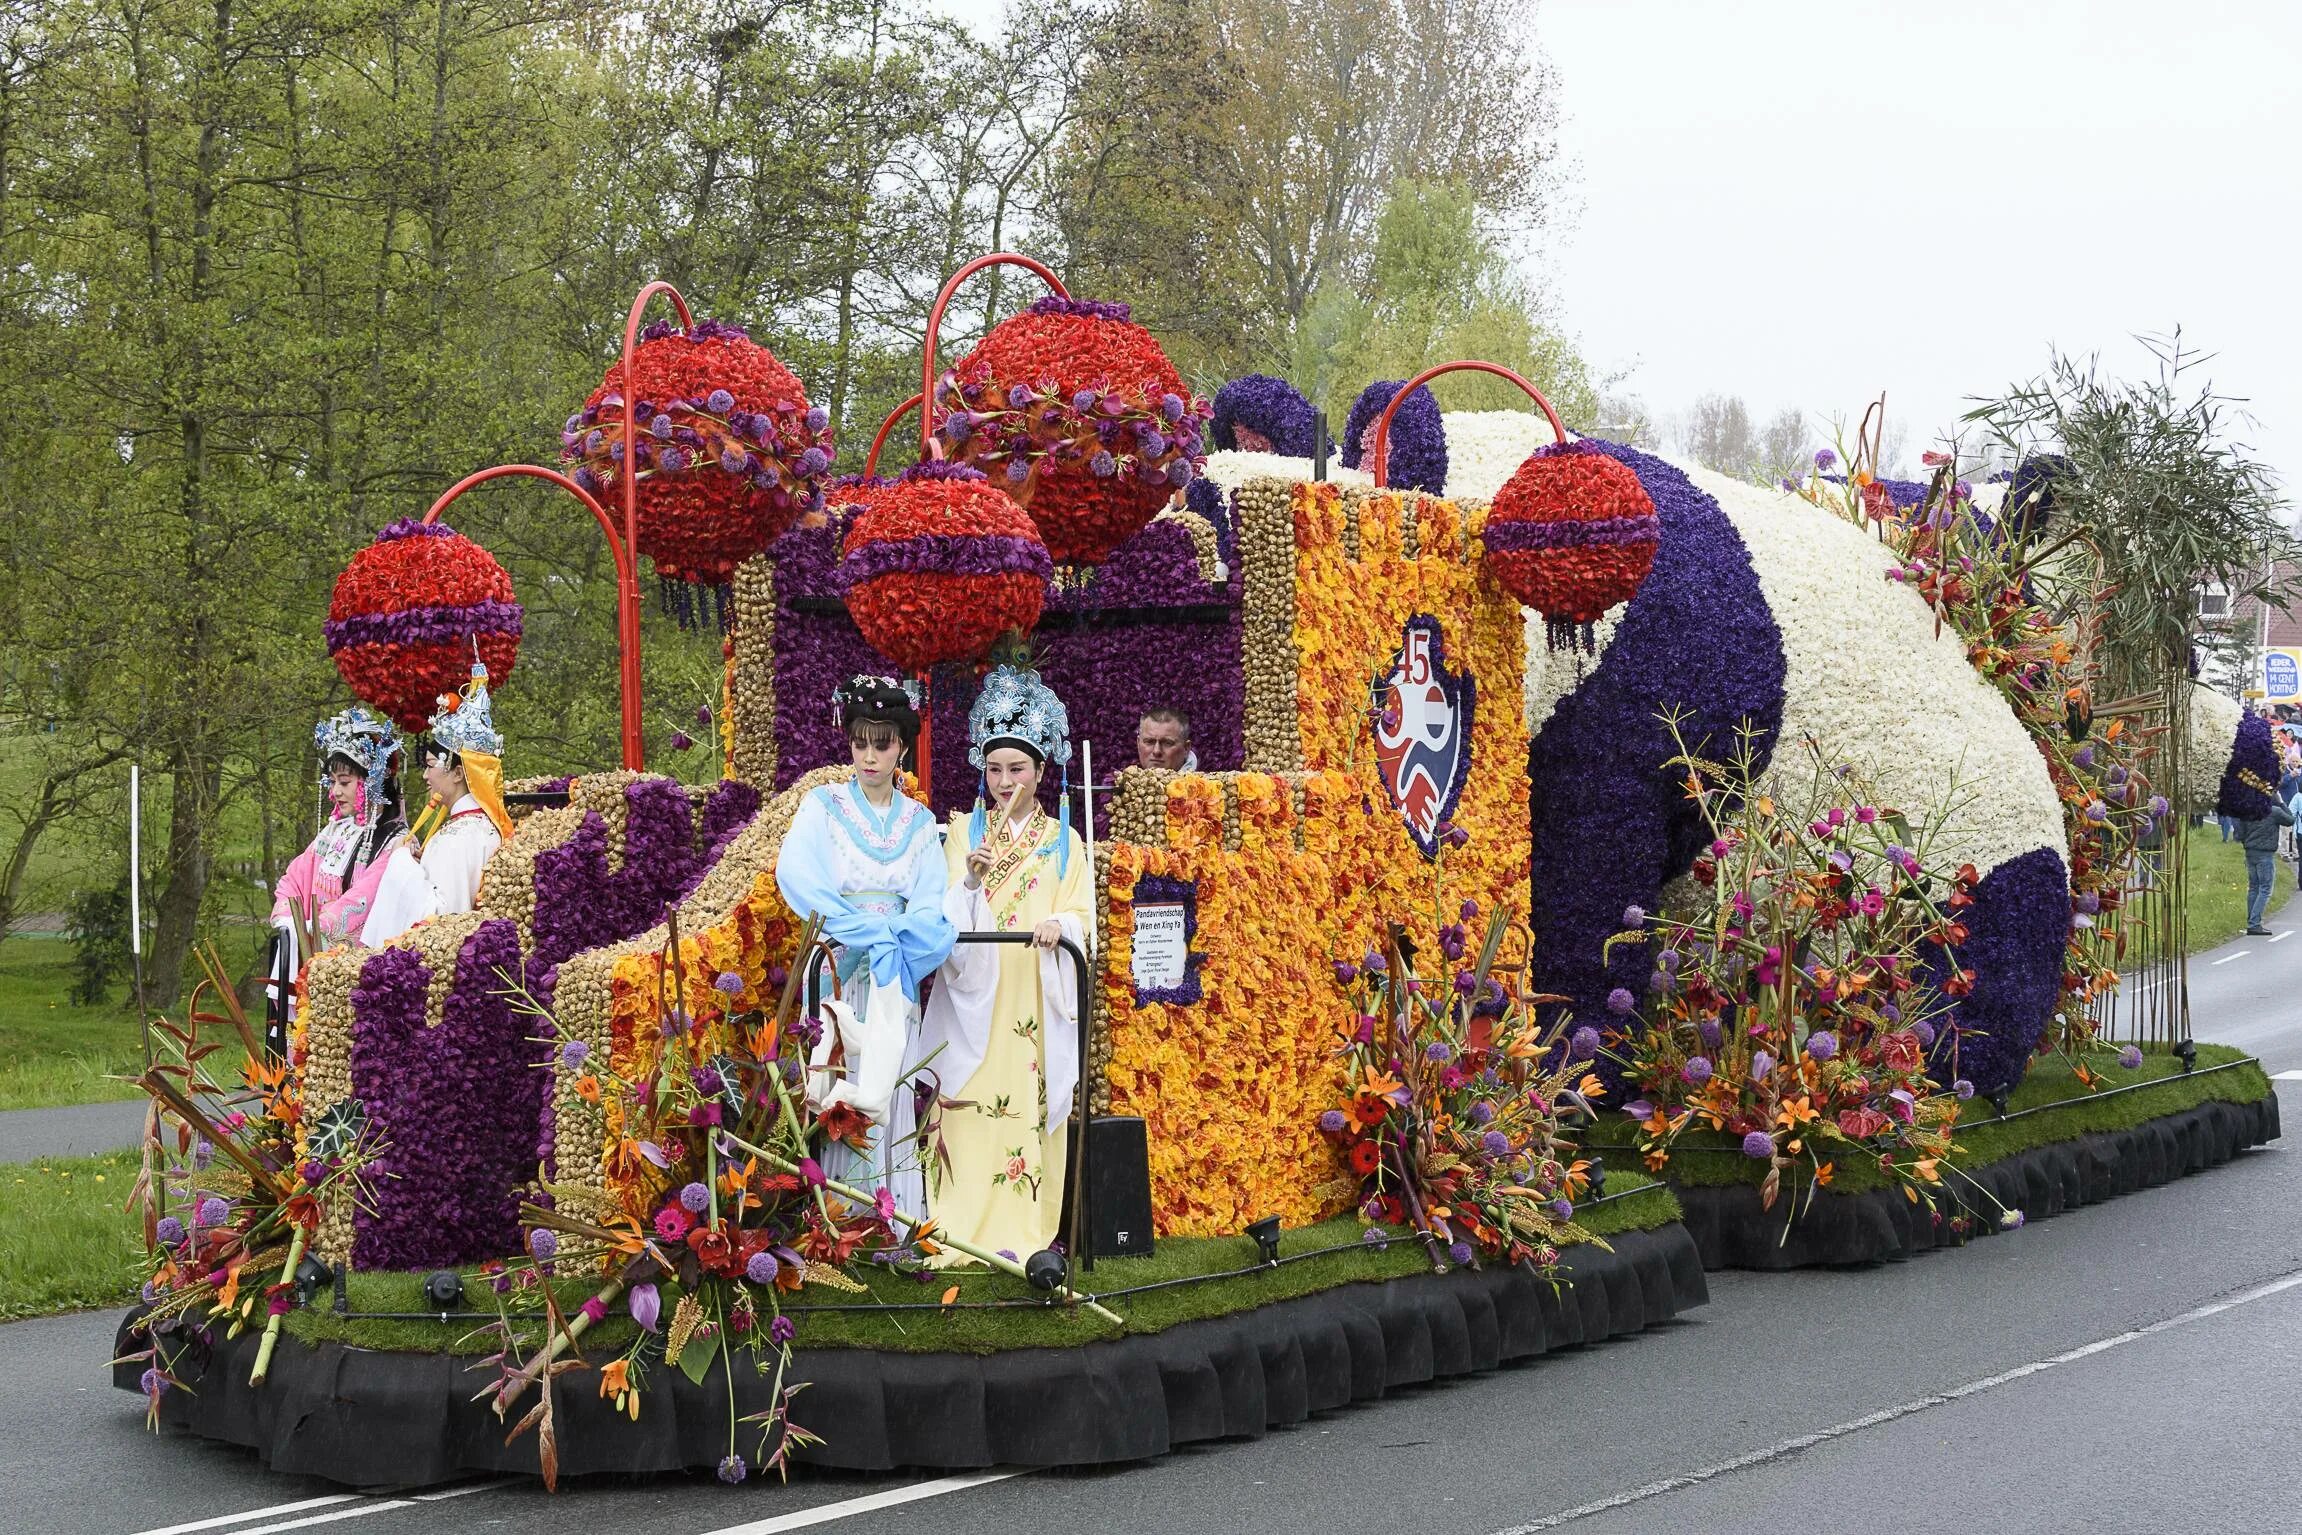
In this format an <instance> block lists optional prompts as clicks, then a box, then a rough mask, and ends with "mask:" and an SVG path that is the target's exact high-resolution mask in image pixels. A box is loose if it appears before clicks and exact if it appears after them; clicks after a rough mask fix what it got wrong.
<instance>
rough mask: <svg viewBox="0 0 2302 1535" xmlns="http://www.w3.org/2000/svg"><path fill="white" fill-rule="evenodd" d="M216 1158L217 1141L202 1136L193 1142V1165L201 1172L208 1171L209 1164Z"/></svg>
mask: <svg viewBox="0 0 2302 1535" xmlns="http://www.w3.org/2000/svg"><path fill="white" fill-rule="evenodd" d="M215 1160H216V1143H215V1142H214V1141H211V1140H208V1139H207V1138H206V1137H202V1138H201V1139H199V1140H196V1141H194V1142H192V1166H193V1167H195V1168H197V1169H198V1170H199V1171H201V1172H206V1171H207V1170H208V1167H209V1164H210V1163H212V1162H214V1161H215Z"/></svg>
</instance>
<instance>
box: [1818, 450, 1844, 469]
mask: <svg viewBox="0 0 2302 1535" xmlns="http://www.w3.org/2000/svg"><path fill="white" fill-rule="evenodd" d="M1837 462H1838V455H1837V454H1836V453H1833V452H1832V451H1831V450H1830V449H1828V448H1817V449H1815V452H1814V466H1815V467H1816V468H1817V469H1828V468H1829V467H1830V466H1831V465H1833V464H1835V463H1837Z"/></svg>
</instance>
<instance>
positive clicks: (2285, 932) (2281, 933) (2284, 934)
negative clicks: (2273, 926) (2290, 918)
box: [2270, 927, 2294, 943]
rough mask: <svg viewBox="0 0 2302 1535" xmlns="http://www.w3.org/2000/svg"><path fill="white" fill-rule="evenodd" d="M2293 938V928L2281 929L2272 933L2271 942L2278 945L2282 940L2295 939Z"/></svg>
mask: <svg viewBox="0 0 2302 1535" xmlns="http://www.w3.org/2000/svg"><path fill="white" fill-rule="evenodd" d="M2293 936H2294V929H2292V928H2290V927H2282V928H2280V929H2279V930H2278V931H2277V932H2275V933H2272V934H2271V935H2270V941H2271V942H2272V943H2277V942H2278V941H2280V940H2281V939H2285V938H2291V937H2293Z"/></svg>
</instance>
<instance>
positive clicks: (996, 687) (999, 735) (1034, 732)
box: [967, 665, 1071, 876]
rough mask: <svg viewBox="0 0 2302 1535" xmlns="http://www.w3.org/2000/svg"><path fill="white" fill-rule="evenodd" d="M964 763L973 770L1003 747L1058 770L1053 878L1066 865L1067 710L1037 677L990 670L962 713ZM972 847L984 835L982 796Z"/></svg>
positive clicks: (1014, 669)
mask: <svg viewBox="0 0 2302 1535" xmlns="http://www.w3.org/2000/svg"><path fill="white" fill-rule="evenodd" d="M967 740H968V745H967V760H968V761H969V762H971V763H973V764H974V765H975V766H976V767H977V768H978V769H980V768H981V767H982V766H983V759H984V757H985V756H986V755H987V754H988V753H990V752H993V751H995V750H997V749H998V748H1000V747H1002V746H1012V747H1016V748H1018V749H1019V750H1022V751H1027V752H1029V753H1030V754H1031V755H1032V756H1034V757H1037V758H1038V759H1039V760H1040V761H1041V762H1052V763H1054V764H1055V765H1056V766H1058V767H1060V768H1062V769H1063V785H1062V788H1061V790H1060V791H1059V792H1060V803H1061V805H1062V807H1063V808H1062V821H1063V831H1064V837H1063V842H1062V851H1061V854H1060V855H1059V861H1058V865H1057V867H1058V875H1059V876H1060V874H1061V873H1062V872H1067V871H1068V870H1069V869H1070V866H1071V836H1070V832H1071V712H1070V711H1069V710H1068V709H1066V708H1064V707H1063V700H1062V699H1060V698H1057V697H1056V696H1055V690H1054V689H1053V688H1051V687H1049V686H1048V685H1047V684H1046V683H1045V682H1043V681H1041V680H1040V677H1039V673H1037V672H1035V671H1032V670H1030V669H1028V668H1025V667H1019V666H1006V665H1000V666H994V667H993V668H991V672H990V674H989V675H988V676H986V677H985V678H984V679H983V691H982V692H981V693H979V694H977V695H976V699H975V707H974V708H973V709H972V710H970V711H969V712H968V715H967ZM968 827H969V836H970V838H971V841H972V845H974V846H978V847H980V846H981V845H982V843H983V836H984V832H985V831H986V829H987V828H986V826H985V821H984V810H983V803H982V797H981V795H980V794H978V796H977V800H976V806H975V813H974V815H973V816H971V817H970V818H969V821H968Z"/></svg>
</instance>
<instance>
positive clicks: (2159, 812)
mask: <svg viewBox="0 0 2302 1535" xmlns="http://www.w3.org/2000/svg"><path fill="white" fill-rule="evenodd" d="M2170 808H2172V807H2170V806H2169V805H2168V804H2167V803H2166V796H2165V795H2163V794H2153V795H2151V796H2150V818H2151V819H2152V820H2154V821H2156V820H2160V819H2163V818H2164V816H2165V814H2166V812H2167V811H2168V810H2169V809H2170Z"/></svg>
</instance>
